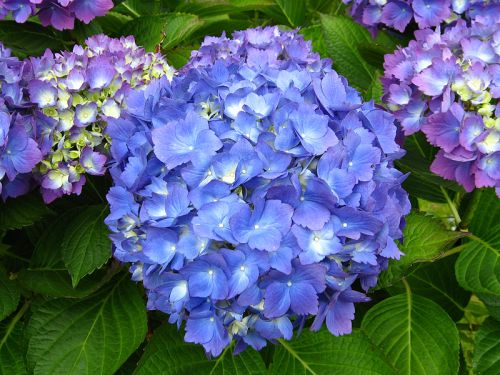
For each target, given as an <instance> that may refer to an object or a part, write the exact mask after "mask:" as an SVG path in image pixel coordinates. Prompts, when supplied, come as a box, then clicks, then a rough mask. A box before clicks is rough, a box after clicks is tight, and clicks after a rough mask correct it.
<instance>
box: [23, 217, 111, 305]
mask: <svg viewBox="0 0 500 375" xmlns="http://www.w3.org/2000/svg"><path fill="white" fill-rule="evenodd" d="M80 211H81V210H80V209H79V208H77V209H73V210H69V211H68V212H66V213H65V214H63V215H60V216H58V217H56V218H55V219H54V220H51V221H49V222H47V223H46V225H45V226H42V235H41V236H40V238H39V239H38V242H37V243H36V245H35V251H34V252H33V255H32V257H31V260H30V264H29V267H28V268H27V269H23V270H21V271H20V272H19V274H18V276H17V280H18V282H19V284H20V285H21V286H22V287H23V288H25V289H28V290H30V291H32V292H35V293H38V294H43V295H48V296H52V297H72V298H82V297H86V296H88V295H89V294H91V293H93V292H95V291H97V290H98V289H99V288H100V287H101V286H102V285H104V283H106V282H107V281H109V278H111V277H112V271H114V270H113V269H111V270H99V271H97V272H94V273H93V274H92V275H89V276H87V277H84V278H83V279H82V280H80V282H79V283H78V286H77V287H73V284H72V282H71V276H70V274H69V273H68V270H67V269H66V266H65V265H64V262H63V258H62V253H61V237H64V234H65V231H66V228H67V223H68V222H70V221H71V219H72V218H74V217H75V215H77V213H78V212H80Z"/></svg>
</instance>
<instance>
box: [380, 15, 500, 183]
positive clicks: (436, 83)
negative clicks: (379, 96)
mask: <svg viewBox="0 0 500 375" xmlns="http://www.w3.org/2000/svg"><path fill="white" fill-rule="evenodd" d="M499 28H500V19H497V20H495V19H494V18H493V17H482V16H477V17H476V18H475V19H474V20H473V21H472V22H471V23H470V25H469V24H468V23H466V21H464V20H459V21H457V23H456V24H455V25H454V26H450V27H448V28H446V29H445V30H444V31H441V30H440V28H438V29H436V30H435V31H432V30H430V29H425V30H420V31H417V32H416V33H415V37H416V39H415V40H414V41H412V42H410V44H409V46H408V47H406V48H400V49H398V50H397V51H396V52H395V53H394V54H392V55H386V57H385V65H384V67H385V75H384V77H383V83H384V92H385V95H384V98H385V100H386V102H387V103H388V105H389V107H390V109H391V110H393V111H394V115H395V117H396V119H397V120H398V121H399V122H400V123H401V126H402V128H403V130H404V132H405V133H406V134H407V135H409V134H412V133H415V132H417V131H422V132H423V133H424V134H425V136H426V137H427V140H428V141H429V142H430V143H431V144H432V145H434V146H437V147H438V148H439V152H438V154H437V156H436V159H435V160H434V162H433V163H432V165H431V171H433V172H434V173H436V174H439V175H440V176H442V177H444V178H446V179H449V180H455V181H457V182H458V183H459V184H461V185H462V186H463V187H464V188H465V189H466V190H467V191H471V190H472V189H474V188H475V187H478V188H480V187H495V188H499V187H500V180H499V178H498V162H499V161H498V157H499V151H500V119H499V118H498V114H499V112H500V107H499V104H498V99H499V98H500V49H499V48H498V30H499Z"/></svg>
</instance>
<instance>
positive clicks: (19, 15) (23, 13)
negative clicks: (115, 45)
mask: <svg viewBox="0 0 500 375" xmlns="http://www.w3.org/2000/svg"><path fill="white" fill-rule="evenodd" d="M112 8H113V1H112V0H0V20H1V19H3V18H5V17H6V16H7V15H9V14H11V15H12V18H13V19H14V20H15V21H16V22H18V23H24V22H26V21H27V20H28V18H29V17H30V16H33V15H37V16H38V18H39V19H40V22H41V23H42V25H43V26H49V25H51V26H53V27H54V28H55V29H57V30H64V29H73V27H74V24H75V18H76V19H79V20H80V21H83V22H85V23H89V22H90V21H92V20H93V19H94V18H96V17H99V16H104V15H105V14H106V13H108V11H109V10H111V9H112Z"/></svg>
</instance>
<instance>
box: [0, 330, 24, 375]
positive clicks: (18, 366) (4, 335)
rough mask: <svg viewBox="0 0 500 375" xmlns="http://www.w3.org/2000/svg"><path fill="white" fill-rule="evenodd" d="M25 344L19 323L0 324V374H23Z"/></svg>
mask: <svg viewBox="0 0 500 375" xmlns="http://www.w3.org/2000/svg"><path fill="white" fill-rule="evenodd" d="M25 356H26V346H25V342H24V340H23V328H22V325H21V323H17V324H15V322H14V324H13V325H11V324H5V325H0V375H24V374H27V373H28V372H27V370H26V360H25Z"/></svg>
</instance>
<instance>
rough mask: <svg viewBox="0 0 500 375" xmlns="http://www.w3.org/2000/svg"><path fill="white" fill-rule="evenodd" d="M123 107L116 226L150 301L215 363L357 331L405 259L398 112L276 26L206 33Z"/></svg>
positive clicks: (112, 195) (117, 135) (115, 137)
mask: <svg viewBox="0 0 500 375" xmlns="http://www.w3.org/2000/svg"><path fill="white" fill-rule="evenodd" d="M124 103H125V105H126V109H124V110H122V111H121V114H120V117H119V118H110V119H109V125H108V127H107V132H108V135H109V137H110V139H111V141H112V142H111V148H110V153H111V155H112V162H111V164H112V165H111V168H110V171H111V175H112V177H113V180H114V186H113V187H112V188H111V190H110V192H109V194H108V196H107V198H108V201H109V203H110V207H111V213H110V215H109V216H108V218H107V219H106V223H107V224H108V226H109V228H110V229H111V231H112V232H113V233H112V235H111V237H112V240H113V243H114V256H115V257H116V258H117V259H119V260H120V261H123V262H130V263H132V264H133V266H132V267H131V272H132V273H133V278H134V280H142V281H143V283H144V286H145V287H146V289H147V291H148V308H150V309H154V310H161V311H163V312H166V313H167V314H169V321H170V322H171V323H174V324H177V325H178V326H179V327H180V326H181V324H182V323H183V321H185V322H186V324H185V330H186V334H185V340H186V341H188V342H194V343H199V344H201V345H203V347H204V348H205V350H206V352H207V353H208V354H210V355H212V356H217V355H219V354H220V353H221V352H222V351H223V350H224V349H225V348H226V347H228V346H229V344H230V343H231V342H232V341H236V348H237V351H240V350H243V349H244V348H245V347H247V346H251V347H253V348H255V349H261V348H262V347H264V346H265V345H266V344H267V341H268V340H275V339H278V338H284V339H287V340H289V339H290V338H291V337H292V336H293V330H294V326H295V327H297V326H301V322H303V321H304V319H306V318H307V317H311V316H314V317H315V323H314V326H313V329H318V328H319V327H321V326H322V325H323V323H324V322H325V321H326V324H327V326H328V328H329V329H330V331H331V332H332V333H333V334H335V335H339V334H346V333H349V332H350V330H351V328H350V327H351V321H352V319H353V318H354V303H357V302H362V301H367V300H368V298H367V297H366V296H365V294H364V292H366V291H367V290H368V289H369V288H371V287H373V286H374V285H375V284H376V281H377V275H378V274H379V273H380V272H381V271H382V270H383V269H385V268H386V267H387V262H388V258H399V256H400V255H401V254H400V252H399V250H398V248H397V245H396V243H395V241H396V240H400V239H401V237H402V228H403V225H404V215H406V214H407V213H408V212H409V210H410V205H409V201H408V196H407V194H406V192H405V191H404V190H403V189H402V188H401V182H402V181H403V180H404V179H405V175H403V174H402V173H401V172H399V171H398V170H396V169H395V168H394V166H393V162H394V160H395V159H397V158H399V157H401V156H402V155H403V152H402V150H401V149H400V147H399V146H398V144H397V143H396V142H395V137H396V130H397V129H396V125H395V122H394V117H393V116H392V115H390V114H389V113H387V112H385V111H383V110H382V109H381V108H379V107H377V106H375V105H374V104H373V103H372V102H370V103H363V102H362V100H361V97H360V95H359V93H358V92H356V91H355V90H354V89H353V88H351V87H350V86H349V85H348V84H347V81H346V80H345V78H343V77H341V76H339V75H338V74H337V73H336V72H335V71H333V70H332V67H331V63H330V62H329V61H327V60H321V59H320V58H319V56H318V55H317V54H315V53H313V52H312V50H311V45H310V43H309V42H306V41H304V39H303V38H302V37H301V36H300V35H299V34H298V33H297V32H296V31H281V30H280V29H278V28H277V27H266V28H258V29H250V30H245V31H240V32H237V33H235V34H234V38H232V39H230V38H227V37H226V36H225V35H223V36H222V37H220V38H213V37H208V38H206V39H205V41H204V42H203V44H202V46H201V48H200V50H198V51H195V52H193V53H192V57H191V60H190V61H189V62H188V64H187V65H186V67H184V68H183V69H182V71H181V72H180V73H179V74H178V75H176V76H174V77H173V79H172V80H171V81H169V80H168V79H166V78H162V79H160V80H157V81H154V82H151V83H150V84H149V85H148V86H147V87H146V88H145V89H144V90H141V91H132V92H129V93H128V94H127V95H125V98H124ZM86 160H88V163H90V164H91V165H92V166H94V168H97V167H98V165H99V163H98V161H99V160H98V159H95V157H94V156H93V154H90V153H89V154H86ZM356 280H359V281H360V283H359V285H360V286H361V287H359V286H358V287H355V286H354V285H358V284H357V283H356V284H354V282H355V281H356ZM356 288H362V290H358V291H354V289H356Z"/></svg>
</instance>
